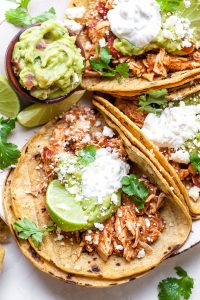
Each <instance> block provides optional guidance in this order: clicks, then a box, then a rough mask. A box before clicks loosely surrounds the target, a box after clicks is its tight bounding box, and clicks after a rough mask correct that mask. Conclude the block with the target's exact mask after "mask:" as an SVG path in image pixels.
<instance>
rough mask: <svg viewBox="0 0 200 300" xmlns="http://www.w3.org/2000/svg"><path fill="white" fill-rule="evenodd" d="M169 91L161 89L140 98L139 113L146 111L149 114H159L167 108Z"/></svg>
mask: <svg viewBox="0 0 200 300" xmlns="http://www.w3.org/2000/svg"><path fill="white" fill-rule="evenodd" d="M167 94H168V91H167V90H166V89H161V90H157V91H150V92H149V93H148V94H146V95H142V96H140V97H139V106H140V107H139V108H138V110H139V111H144V112H148V113H154V114H158V113H161V112H162V110H163V109H164V108H165V107H166V106H167V99H166V95H167Z"/></svg>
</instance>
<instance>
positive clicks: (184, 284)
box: [158, 267, 194, 300]
mask: <svg viewBox="0 0 200 300" xmlns="http://www.w3.org/2000/svg"><path fill="white" fill-rule="evenodd" d="M175 270H176V274H177V275H178V276H179V277H180V278H174V277H169V278H166V279H164V280H162V281H161V282H160V283H159V285H158V290H159V294H158V298H159V300H180V299H182V298H183V299H186V300H187V299H189V297H190V296H191V294H192V289H193V287H194V280H193V279H192V278H191V277H190V276H188V274H187V272H186V271H185V270H183V269H182V268H181V267H176V268H175Z"/></svg>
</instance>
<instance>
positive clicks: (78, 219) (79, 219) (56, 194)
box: [46, 180, 87, 231]
mask: <svg viewBox="0 0 200 300" xmlns="http://www.w3.org/2000/svg"><path fill="white" fill-rule="evenodd" d="M46 203H47V208H48V211H49V215H50V217H51V218H52V220H53V221H54V222H55V223H56V224H57V225H58V226H59V228H60V229H62V230H64V231H76V230H80V229H82V228H84V227H85V226H86V225H87V217H86V216H85V214H84V212H83V210H82V208H81V206H80V204H79V203H78V202H76V201H75V199H74V197H73V196H72V195H71V194H69V193H68V192H67V191H66V189H65V187H64V186H63V185H61V183H60V181H59V180H53V181H52V182H51V183H50V184H49V186H48V188H47V194H46Z"/></svg>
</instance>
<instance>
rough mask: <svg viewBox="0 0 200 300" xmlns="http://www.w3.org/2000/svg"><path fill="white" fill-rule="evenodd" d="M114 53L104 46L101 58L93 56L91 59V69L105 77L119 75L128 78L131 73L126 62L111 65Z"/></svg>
mask: <svg viewBox="0 0 200 300" xmlns="http://www.w3.org/2000/svg"><path fill="white" fill-rule="evenodd" d="M111 59H112V55H111V54H110V51H109V48H108V47H107V46H106V47H103V48H102V50H101V52H100V58H98V59H97V58H91V59H90V60H89V62H90V66H91V69H92V70H94V71H96V72H98V73H99V74H100V75H101V76H104V77H115V76H116V75H119V76H120V78H126V77H128V74H129V67H128V65H127V64H126V63H122V64H118V65H117V66H116V67H111V66H110V62H111Z"/></svg>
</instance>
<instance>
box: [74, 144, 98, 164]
mask: <svg viewBox="0 0 200 300" xmlns="http://www.w3.org/2000/svg"><path fill="white" fill-rule="evenodd" d="M96 152H97V150H96V146H95V145H89V146H86V147H84V148H83V149H81V150H79V151H78V160H79V162H80V163H81V164H83V165H88V164H90V163H92V162H93V161H95V159H96Z"/></svg>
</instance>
